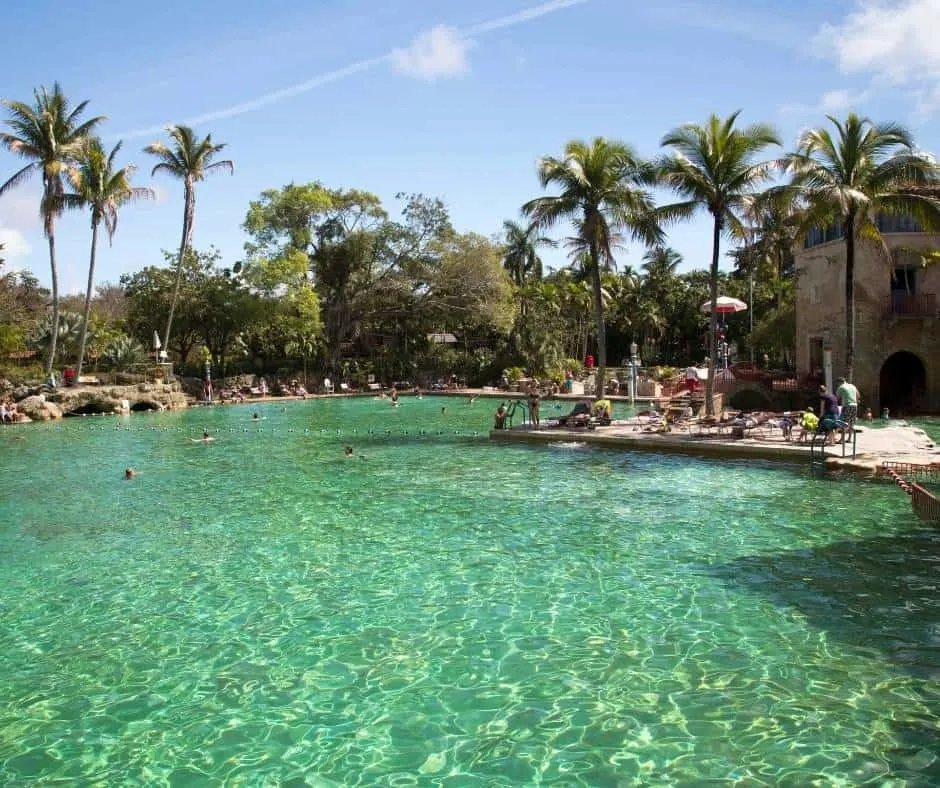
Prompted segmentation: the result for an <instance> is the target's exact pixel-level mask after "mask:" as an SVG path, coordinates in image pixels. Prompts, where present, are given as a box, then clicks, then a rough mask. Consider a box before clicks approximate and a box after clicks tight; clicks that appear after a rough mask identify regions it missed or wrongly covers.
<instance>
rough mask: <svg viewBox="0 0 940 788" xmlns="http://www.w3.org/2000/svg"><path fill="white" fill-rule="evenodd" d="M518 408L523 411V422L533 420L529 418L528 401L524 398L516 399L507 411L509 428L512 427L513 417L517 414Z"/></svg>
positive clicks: (526, 422)
mask: <svg viewBox="0 0 940 788" xmlns="http://www.w3.org/2000/svg"><path fill="white" fill-rule="evenodd" d="M517 410H521V411H522V423H523V424H528V423H529V421H530V420H531V419H530V418H529V403H527V402H526V401H525V400H524V399H514V400H513V401H512V403H511V404H510V405H509V408H508V410H507V411H506V425H507V429H509V428H511V427H512V420H513V417H514V416H515V415H516V411H517Z"/></svg>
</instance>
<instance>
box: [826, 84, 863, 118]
mask: <svg viewBox="0 0 940 788" xmlns="http://www.w3.org/2000/svg"><path fill="white" fill-rule="evenodd" d="M870 95H871V91H870V90H858V91H852V90H844V89H843V90H829V91H827V92H825V93H823V94H822V98H820V99H819V109H820V111H821V112H822V113H823V114H826V115H842V114H844V113H846V112H849V111H854V110H856V109H858V107H859V105H860V104H864V103H865V102H866V101H868V98H869V96H870Z"/></svg>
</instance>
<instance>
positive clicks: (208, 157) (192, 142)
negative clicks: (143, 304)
mask: <svg viewBox="0 0 940 788" xmlns="http://www.w3.org/2000/svg"><path fill="white" fill-rule="evenodd" d="M167 134H168V135H169V137H170V143H171V144H170V145H169V146H167V145H164V144H163V143H162V142H154V143H152V144H150V145H148V146H147V147H146V148H144V152H145V153H149V154H151V155H152V156H156V157H157V158H158V159H160V162H159V164H157V165H156V166H154V168H153V172H152V173H151V175H156V174H157V173H158V172H165V173H167V174H168V175H170V176H171V177H173V178H176V179H178V180H181V181H182V182H183V235H182V238H181V239H180V251H179V257H178V258H177V261H176V286H175V288H174V290H173V299H172V301H171V302H170V313H169V315H168V316H167V319H166V331H165V332H164V334H163V347H164V348H167V347H168V346H169V342H170V330H171V329H172V328H173V314H174V312H175V311H176V302H177V300H178V299H179V290H180V283H181V282H182V280H183V260H184V258H185V257H186V251H187V250H188V249H189V248H190V246H191V244H192V240H193V224H194V222H195V214H196V183H197V182H199V181H201V180H204V179H205V177H206V176H207V175H211V174H212V173H214V172H219V171H221V170H228V172H229V173H233V172H234V171H235V163H234V162H233V161H231V160H230V159H222V160H219V161H215V158H216V157H217V156H218V155H219V154H220V153H221V152H222V151H223V150H224V149H225V143H220V144H218V145H215V144H213V142H212V135H211V134H207V135H206V136H205V137H204V138H203V139H201V140H200V139H198V138H197V137H196V135H195V133H194V132H193V130H192V129H191V128H190V127H189V126H171V127H170V128H169V129H167Z"/></svg>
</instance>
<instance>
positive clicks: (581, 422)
mask: <svg viewBox="0 0 940 788" xmlns="http://www.w3.org/2000/svg"><path fill="white" fill-rule="evenodd" d="M596 425H597V420H596V419H595V418H594V416H593V415H592V414H591V406H590V405H589V404H588V403H587V402H578V403H576V404H575V406H574V408H573V409H572V411H571V413H568V414H567V415H565V416H559V417H558V426H559V427H588V428H591V427H594V426H596Z"/></svg>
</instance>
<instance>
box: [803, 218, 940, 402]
mask: <svg viewBox="0 0 940 788" xmlns="http://www.w3.org/2000/svg"><path fill="white" fill-rule="evenodd" d="M878 228H879V230H880V231H881V233H882V235H883V237H884V240H885V244H886V245H887V247H888V250H889V251H890V257H886V255H885V251H884V249H883V248H880V247H879V246H876V245H874V244H871V243H870V242H866V241H861V240H860V241H858V242H857V243H856V246H855V310H856V324H855V326H856V328H855V381H854V382H855V384H856V385H857V386H858V388H859V391H860V393H861V395H862V409H863V410H864V409H865V408H869V407H870V408H872V410H873V411H875V414H876V415H877V414H878V413H879V412H880V411H881V410H882V409H883V408H889V409H890V411H891V415H892V416H895V415H899V416H900V415H904V414H906V413H911V412H937V411H940V320H938V313H937V293H938V292H940V263H938V264H936V265H927V266H924V264H923V263H924V255H923V254H921V253H918V250H925V249H930V250H940V236H937V235H930V234H927V233H923V232H918V228H917V227H916V225H915V224H914V222H913V221H912V220H910V219H908V218H905V217H888V216H886V217H882V218H880V219H879V221H878ZM795 257H796V273H797V279H796V365H797V372H798V374H799V375H800V376H801V378H802V377H804V376H814V375H818V376H820V377H821V376H822V374H823V369H824V357H825V354H824V351H825V350H827V349H829V350H831V353H832V374H833V377H834V378H838V376H839V375H842V374H844V372H845V361H846V359H845V318H846V315H845V240H844V238H843V234H842V232H841V228H829V229H828V230H821V229H817V230H815V231H814V232H812V233H810V234H809V236H808V237H807V238H806V240H805V243H804V244H802V245H801V246H800V248H798V249H796V250H795Z"/></svg>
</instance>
